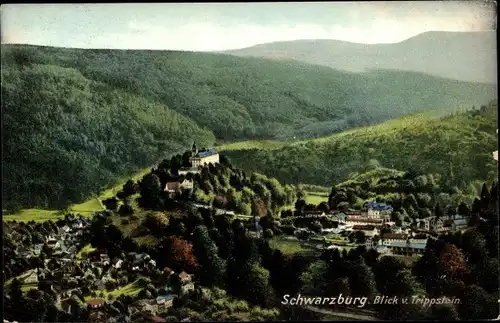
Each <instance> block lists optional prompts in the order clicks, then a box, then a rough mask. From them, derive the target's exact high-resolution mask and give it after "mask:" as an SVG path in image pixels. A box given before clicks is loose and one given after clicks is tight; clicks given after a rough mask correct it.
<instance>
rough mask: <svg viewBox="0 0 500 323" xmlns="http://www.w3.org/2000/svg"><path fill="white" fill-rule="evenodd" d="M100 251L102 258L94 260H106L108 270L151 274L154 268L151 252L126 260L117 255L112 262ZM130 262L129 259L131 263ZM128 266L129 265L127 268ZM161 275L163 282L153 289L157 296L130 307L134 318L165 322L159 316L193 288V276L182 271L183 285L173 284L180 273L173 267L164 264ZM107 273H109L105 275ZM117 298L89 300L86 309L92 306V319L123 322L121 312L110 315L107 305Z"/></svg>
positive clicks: (134, 319)
mask: <svg viewBox="0 0 500 323" xmlns="http://www.w3.org/2000/svg"><path fill="white" fill-rule="evenodd" d="M102 252H104V253H105V251H100V252H99V253H96V254H98V255H99V257H95V256H94V259H103V260H101V261H100V262H99V263H101V264H102V265H103V266H104V265H105V264H106V267H104V268H108V270H110V271H112V270H125V271H133V272H135V273H137V274H138V275H139V277H148V270H153V269H155V268H154V267H155V266H156V263H155V262H154V260H152V259H151V258H150V257H149V255H147V254H145V253H129V254H128V255H127V256H126V258H127V259H125V260H124V259H119V258H115V259H113V260H111V262H109V260H108V259H109V257H106V256H104V254H103V253H102ZM130 261H131V263H130V264H127V262H130ZM125 267H126V268H125ZM161 274H162V275H163V276H164V277H165V279H164V280H162V282H158V281H157V282H156V283H155V284H154V288H155V290H156V294H157V295H156V297H151V298H139V299H137V300H136V301H135V302H134V304H133V305H132V306H129V312H130V317H129V319H130V320H131V321H134V322H135V321H146V322H159V323H161V322H165V320H164V319H163V318H162V317H160V315H162V314H165V313H167V311H168V309H169V308H171V307H172V306H173V301H174V299H175V298H176V297H178V296H182V295H185V294H187V293H188V292H189V291H191V290H194V284H193V280H192V275H190V274H188V273H186V272H184V271H183V272H181V273H179V274H178V278H179V282H180V286H179V287H178V288H174V287H173V286H174V285H173V284H172V280H171V279H172V277H173V276H174V275H177V274H176V273H175V272H174V271H173V270H172V269H170V268H168V267H165V268H164V269H163V270H162V271H161ZM104 276H106V274H105V275H104ZM96 288H97V289H98V290H104V285H103V284H102V285H100V286H99V285H97V286H96ZM113 302H114V300H112V299H111V300H110V299H107V300H106V299H105V298H93V299H89V300H87V308H88V309H89V311H90V312H89V317H90V319H91V320H92V321H107V322H121V321H123V317H122V316H121V315H117V316H111V315H110V314H109V311H106V307H107V306H109V305H111V304H113Z"/></svg>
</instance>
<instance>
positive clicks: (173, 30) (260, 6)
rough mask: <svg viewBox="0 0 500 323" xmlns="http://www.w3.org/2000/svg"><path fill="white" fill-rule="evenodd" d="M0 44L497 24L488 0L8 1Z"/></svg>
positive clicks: (148, 43) (199, 40)
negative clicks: (281, 0) (259, 0)
mask: <svg viewBox="0 0 500 323" xmlns="http://www.w3.org/2000/svg"><path fill="white" fill-rule="evenodd" d="M0 9H1V11H0V12H1V15H0V20H1V43H2V44H6V43H10V44H31V45H46V46H57V47H73V48H109V49H158V50H159V49H170V50H190V51H222V50H228V49H237V48H244V47H249V46H253V45H257V44H263V43H269V42H273V41H287V40H297V39H336V40H343V41H349V42H355V43H365V44H377V43H396V42H400V41H403V40H405V39H408V38H411V37H413V36H416V35H418V34H420V33H423V32H427V31H458V32H464V31H484V30H495V29H496V10H495V7H494V5H493V3H492V1H489V2H488V1H474V2H470V1H428V2H424V1H422V2H420V1H408V2H357V3H356V2H343V3H341V2H330V3H328V2H323V3H321V2H317V3H311V2H302V3H300V2H297V3H290V2H286V3H279V2H277V3H276V2H275V3H271V2H267V3H264V2H262V3H204V4H201V3H200V4H197V3H154V4H153V3H141V4H139V3H137V4H132V3H128V4H124V3H113V4H7V5H2V6H1V8H0Z"/></svg>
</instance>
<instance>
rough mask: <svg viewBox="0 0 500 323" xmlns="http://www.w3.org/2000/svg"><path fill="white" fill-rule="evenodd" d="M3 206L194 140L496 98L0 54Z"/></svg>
mask: <svg viewBox="0 0 500 323" xmlns="http://www.w3.org/2000/svg"><path fill="white" fill-rule="evenodd" d="M1 49H2V51H1V55H2V56H1V58H2V112H3V126H4V130H5V131H4V137H3V144H4V158H3V163H4V170H5V172H4V174H5V175H4V179H3V184H4V190H3V191H4V193H3V197H2V198H3V201H4V203H8V204H7V205H8V207H9V208H16V207H20V206H22V207H39V208H46V207H51V208H54V207H61V206H66V205H68V204H70V202H80V201H82V200H85V199H86V198H88V197H89V196H90V195H91V194H92V193H97V192H98V191H99V190H100V189H101V188H102V187H103V186H105V185H107V184H110V183H112V182H113V180H114V179H115V178H116V177H121V176H123V175H127V174H131V173H132V172H133V171H134V170H137V169H142V168H144V167H147V166H148V165H151V164H152V163H154V162H155V161H157V160H158V159H159V158H161V157H164V156H165V155H170V154H173V153H175V152H177V151H179V150H182V149H184V148H185V147H186V146H188V145H190V144H191V143H192V141H193V140H196V141H197V142H198V143H199V144H200V145H210V144H212V143H213V142H214V141H215V140H216V139H217V140H224V141H234V140H235V139H237V138H241V139H250V138H252V139H259V138H264V139H277V138H278V139H282V138H293V137H298V138H314V137H319V136H321V135H327V134H331V133H332V132H338V131H341V130H343V129H346V128H349V127H354V126H362V125H367V124H372V123H374V122H377V121H383V120H387V119H390V118H394V117H397V116H400V115H402V114H405V113H411V112H419V111H428V110H433V111H441V112H446V111H450V110H452V111H453V110H455V109H457V108H459V107H462V108H464V107H470V106H472V105H474V104H476V105H479V104H481V102H487V101H489V100H490V99H491V98H494V97H496V86H494V85H489V84H480V83H467V82H458V81H453V80H447V79H440V78H436V77H432V76H428V75H424V74H418V73H401V72H388V71H376V72H371V73H367V74H362V75H358V74H352V73H346V72H339V71H334V70H332V69H330V68H327V67H321V66H314V65H308V64H304V63H298V62H297V63H293V64H292V63H283V62H275V61H270V60H264V59H256V58H239V57H234V56H230V55H218V54H210V53H192V52H173V51H123V50H82V49H64V48H53V47H38V46H21V45H19V46H18V45H2V46H1Z"/></svg>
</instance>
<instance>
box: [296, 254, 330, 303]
mask: <svg viewBox="0 0 500 323" xmlns="http://www.w3.org/2000/svg"><path fill="white" fill-rule="evenodd" d="M327 270H328V264H327V263H326V261H324V260H318V261H316V262H313V263H312V264H311V265H310V266H309V267H308V268H307V269H306V270H305V271H304V272H303V273H302V274H301V276H300V283H301V292H303V293H304V294H306V295H318V296H319V295H323V294H324V293H325V291H326V286H327V279H326V273H327Z"/></svg>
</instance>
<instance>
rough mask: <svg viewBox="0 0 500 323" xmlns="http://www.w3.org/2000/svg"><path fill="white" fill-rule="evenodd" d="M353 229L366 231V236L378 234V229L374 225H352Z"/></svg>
mask: <svg viewBox="0 0 500 323" xmlns="http://www.w3.org/2000/svg"><path fill="white" fill-rule="evenodd" d="M352 230H353V231H362V232H364V233H365V236H366V237H371V238H373V237H374V236H375V235H377V234H378V229H377V228H376V227H375V226H373V225H354V226H353V227H352Z"/></svg>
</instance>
